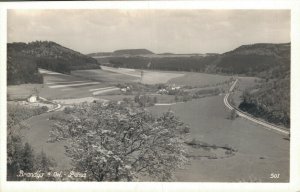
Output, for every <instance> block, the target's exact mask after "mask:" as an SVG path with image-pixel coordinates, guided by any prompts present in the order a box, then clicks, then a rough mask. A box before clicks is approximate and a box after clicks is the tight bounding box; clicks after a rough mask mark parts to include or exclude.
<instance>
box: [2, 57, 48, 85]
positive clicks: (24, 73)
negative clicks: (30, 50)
mask: <svg viewBox="0 0 300 192" xmlns="http://www.w3.org/2000/svg"><path fill="white" fill-rule="evenodd" d="M21 83H43V76H42V75H41V74H40V73H39V72H38V67H37V63H36V61H35V60H34V58H32V57H29V56H25V55H21V54H13V55H12V54H10V55H8V57H7V84H8V85H18V84H21Z"/></svg>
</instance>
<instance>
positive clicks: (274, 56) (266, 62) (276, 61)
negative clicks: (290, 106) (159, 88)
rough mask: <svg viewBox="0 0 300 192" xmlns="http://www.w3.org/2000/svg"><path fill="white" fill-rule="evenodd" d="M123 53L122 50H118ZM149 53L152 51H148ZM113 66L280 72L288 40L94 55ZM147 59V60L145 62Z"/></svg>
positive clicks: (284, 65) (259, 73)
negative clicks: (202, 51)
mask: <svg viewBox="0 0 300 192" xmlns="http://www.w3.org/2000/svg"><path fill="white" fill-rule="evenodd" d="M122 53H126V52H122ZM151 53H152V52H151ZM98 61H100V62H101V61H103V62H105V63H108V65H111V66H113V67H125V68H138V69H157V70H172V71H194V72H208V73H222V74H240V75H247V76H265V74H266V73H273V75H276V74H281V72H282V71H288V70H289V68H290V65H289V63H290V43H285V44H270V43H260V44H253V45H242V46H240V47H238V48H236V49H234V50H232V51H229V52H226V53H223V54H211V55H210V54H206V56H203V55H191V56H186V55H185V56H182V57H181V56H180V55H176V57H174V55H169V56H168V55H164V56H163V57H158V56H155V54H151V55H150V54H149V55H148V56H147V54H135V55H130V54H129V55H127V56H122V55H115V54H112V55H111V56H109V57H106V58H98ZM149 63H150V64H149Z"/></svg>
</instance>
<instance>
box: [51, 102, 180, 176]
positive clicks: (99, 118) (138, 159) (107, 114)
mask: <svg viewBox="0 0 300 192" xmlns="http://www.w3.org/2000/svg"><path fill="white" fill-rule="evenodd" d="M183 136H184V125H183V123H182V122H181V121H179V120H178V119H177V118H176V117H175V116H174V114H173V113H172V112H167V113H164V114H163V115H162V116H161V117H158V118H156V117H154V116H153V115H151V113H150V112H148V111H147V110H145V109H143V108H135V109H132V108H129V107H127V105H126V104H125V103H123V104H116V103H106V104H101V103H92V104H86V103H85V104H81V105H76V106H74V107H72V108H67V110H65V111H64V115H63V116H62V117H61V118H56V125H55V127H54V128H53V130H52V132H51V137H50V138H51V140H52V141H58V140H67V141H68V142H67V143H68V145H67V146H66V153H67V155H68V156H69V157H70V158H71V159H72V162H73V164H74V167H75V169H76V171H80V172H84V173H86V174H87V178H86V179H87V180H94V181H132V180H141V178H144V179H146V180H156V181H166V180H170V179H172V176H173V174H172V173H173V171H174V169H176V168H177V167H180V166H182V165H183V164H184V163H185V161H186V158H185V149H184V146H183V141H182V138H183Z"/></svg>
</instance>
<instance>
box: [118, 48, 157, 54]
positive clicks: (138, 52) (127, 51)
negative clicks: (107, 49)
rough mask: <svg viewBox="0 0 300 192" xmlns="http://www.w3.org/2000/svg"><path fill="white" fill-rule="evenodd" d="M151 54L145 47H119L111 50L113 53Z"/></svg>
mask: <svg viewBox="0 0 300 192" xmlns="http://www.w3.org/2000/svg"><path fill="white" fill-rule="evenodd" d="M149 54H150V55H151V54H154V53H153V52H151V51H149V50H147V49H121V50H116V51H114V52H113V55H149Z"/></svg>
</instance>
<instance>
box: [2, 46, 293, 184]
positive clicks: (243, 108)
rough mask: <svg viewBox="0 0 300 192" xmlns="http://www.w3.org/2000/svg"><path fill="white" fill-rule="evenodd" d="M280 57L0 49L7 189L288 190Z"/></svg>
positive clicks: (264, 51) (285, 65)
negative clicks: (210, 186)
mask: <svg viewBox="0 0 300 192" xmlns="http://www.w3.org/2000/svg"><path fill="white" fill-rule="evenodd" d="M290 46H291V44H290V43H283V44H271V43H259V44H251V45H241V46H240V47H237V48H236V49H234V50H228V52H225V53H223V54H217V53H206V54H200V53H199V54H198V53H192V54H175V53H154V52H152V51H150V50H147V49H122V50H116V51H114V52H97V53H91V54H87V55H84V54H81V53H79V52H76V51H73V50H71V49H69V48H66V47H64V46H62V45H59V44H57V43H55V42H51V41H35V42H31V43H8V44H7V110H8V111H7V115H8V116H7V134H8V135H7V152H8V153H7V169H8V173H7V180H10V181H15V180H50V181H70V180H71V181H182V182H183V181H184V182H187V181H191V182H288V181H289V160H290V158H289V153H290V131H289V129H290ZM21 170H22V171H21ZM43 173H44V175H42V174H43Z"/></svg>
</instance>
